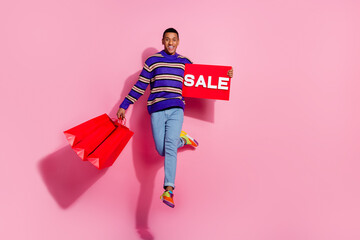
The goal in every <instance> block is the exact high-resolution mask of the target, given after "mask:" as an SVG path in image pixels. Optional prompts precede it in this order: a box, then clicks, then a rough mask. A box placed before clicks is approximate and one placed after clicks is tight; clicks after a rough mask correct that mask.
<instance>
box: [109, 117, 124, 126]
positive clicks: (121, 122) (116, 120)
mask: <svg viewBox="0 0 360 240" xmlns="http://www.w3.org/2000/svg"><path fill="white" fill-rule="evenodd" d="M112 120H113V122H114V123H115V124H118V125H123V126H126V118H123V119H120V118H117V119H115V118H113V119H112Z"/></svg>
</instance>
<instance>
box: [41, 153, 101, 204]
mask: <svg viewBox="0 0 360 240" xmlns="http://www.w3.org/2000/svg"><path fill="white" fill-rule="evenodd" d="M39 171H40V174H41V176H42V178H43V181H44V183H45V185H46V187H47V188H48V190H49V192H50V194H51V195H52V197H53V198H54V199H55V200H56V202H57V203H58V204H59V206H60V207H61V208H63V209H66V208H68V207H70V206H71V205H72V204H73V203H74V202H75V201H76V200H77V199H78V198H79V197H80V196H81V195H82V194H83V193H84V192H86V191H87V190H88V189H89V188H90V187H91V186H92V185H93V184H95V183H96V181H97V180H99V178H101V177H102V176H103V175H104V174H105V173H106V171H107V169H103V170H101V171H99V170H98V169H97V168H95V167H94V166H92V165H91V164H90V163H89V162H83V161H82V160H81V159H80V158H79V156H78V155H76V153H75V152H74V151H73V150H72V149H71V147H70V146H66V147H64V148H61V149H60V150H58V151H56V152H54V153H52V154H50V155H48V156H47V157H45V158H44V159H42V160H41V161H40V163H39Z"/></svg>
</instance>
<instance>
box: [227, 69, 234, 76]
mask: <svg viewBox="0 0 360 240" xmlns="http://www.w3.org/2000/svg"><path fill="white" fill-rule="evenodd" d="M233 73H234V71H233V69H232V68H231V69H230V70H229V71H228V73H227V75H228V76H229V77H230V78H232V77H233Z"/></svg>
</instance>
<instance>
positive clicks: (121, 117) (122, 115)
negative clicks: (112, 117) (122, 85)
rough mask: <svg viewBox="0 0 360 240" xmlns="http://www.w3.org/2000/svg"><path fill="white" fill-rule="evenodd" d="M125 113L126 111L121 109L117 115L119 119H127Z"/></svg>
mask: <svg viewBox="0 0 360 240" xmlns="http://www.w3.org/2000/svg"><path fill="white" fill-rule="evenodd" d="M125 112H126V110H125V109H123V108H119V110H118V111H117V114H116V115H117V117H118V118H119V119H121V120H123V119H124V118H125Z"/></svg>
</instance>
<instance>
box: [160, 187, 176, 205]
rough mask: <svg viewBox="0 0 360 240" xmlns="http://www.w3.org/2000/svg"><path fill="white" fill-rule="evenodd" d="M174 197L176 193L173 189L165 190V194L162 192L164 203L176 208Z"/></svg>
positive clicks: (161, 197)
mask: <svg viewBox="0 0 360 240" xmlns="http://www.w3.org/2000/svg"><path fill="white" fill-rule="evenodd" d="M173 197H174V193H173V192H172V191H165V192H164V193H163V194H161V196H160V199H161V200H162V201H163V203H165V204H166V205H168V206H169V207H172V208H174V207H175V204H174V200H173Z"/></svg>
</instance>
